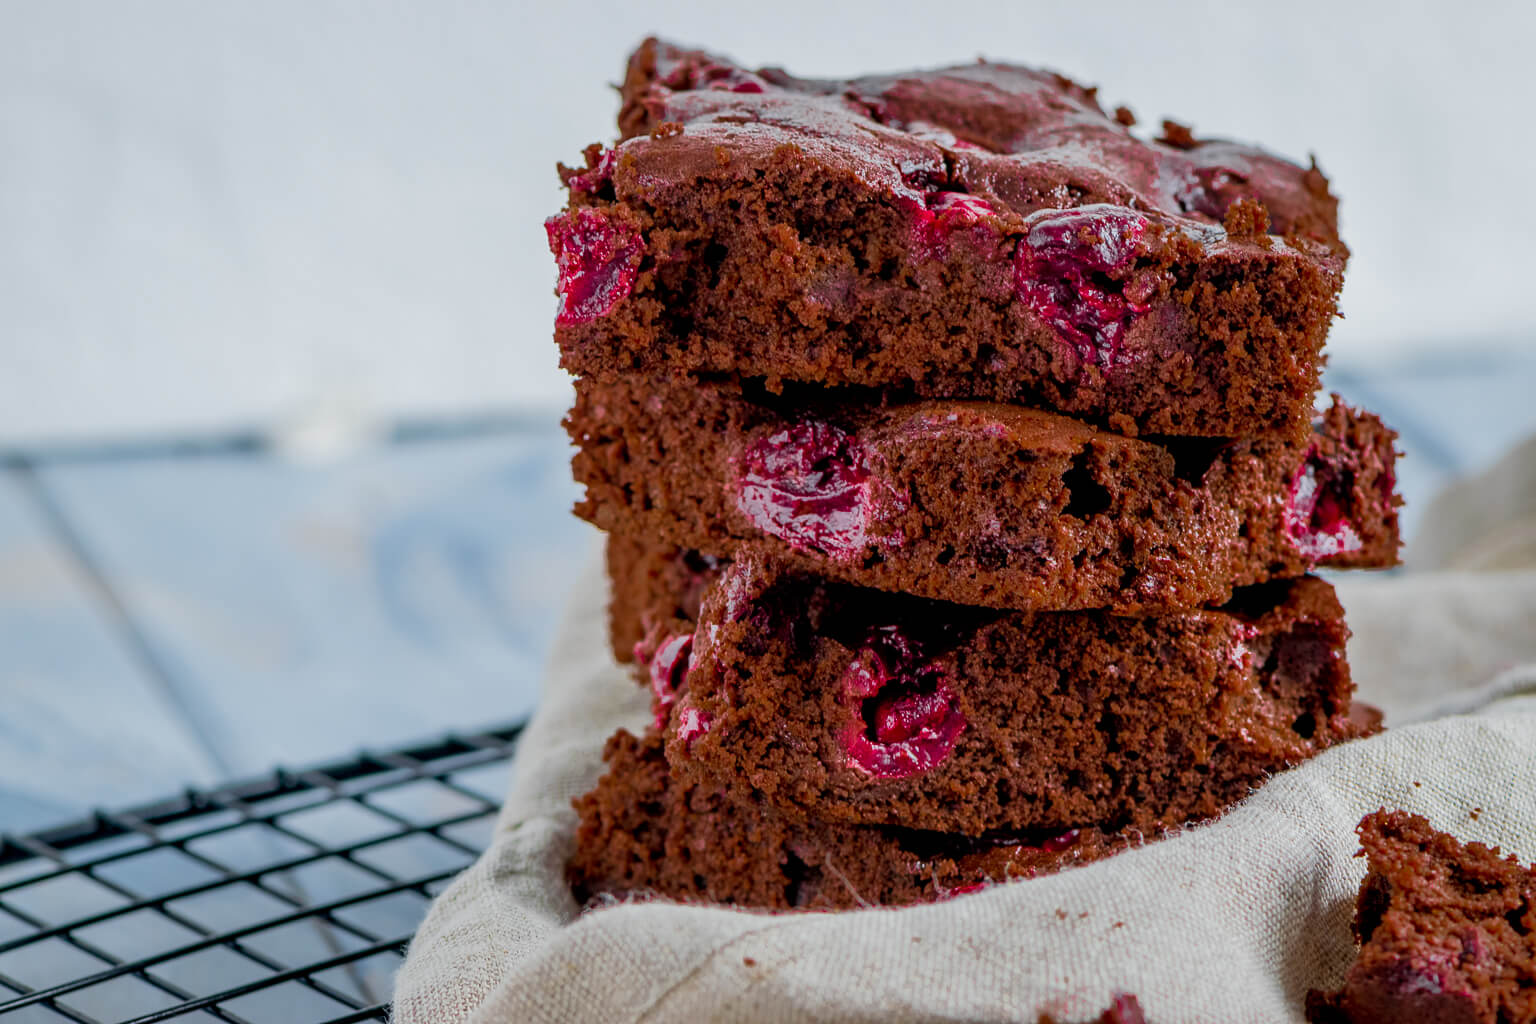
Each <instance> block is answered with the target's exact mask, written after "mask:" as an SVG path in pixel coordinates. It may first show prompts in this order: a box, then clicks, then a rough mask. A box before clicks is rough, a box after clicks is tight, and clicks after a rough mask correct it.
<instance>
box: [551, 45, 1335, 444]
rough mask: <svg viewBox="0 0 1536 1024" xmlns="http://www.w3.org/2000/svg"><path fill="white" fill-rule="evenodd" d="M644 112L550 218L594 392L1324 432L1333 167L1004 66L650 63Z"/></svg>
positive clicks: (659, 48) (638, 86)
mask: <svg viewBox="0 0 1536 1024" xmlns="http://www.w3.org/2000/svg"><path fill="white" fill-rule="evenodd" d="M623 98H624V105H623V110H622V112H621V115H620V123H621V127H622V131H623V135H624V138H623V139H622V140H621V141H620V142H619V144H618V145H617V146H616V147H614V148H611V149H607V148H603V147H601V146H593V147H591V148H589V150H588V151H587V154H586V162H585V166H582V167H576V168H563V169H562V171H561V177H562V180H563V181H564V183H565V185H566V187H567V189H568V192H569V203H568V205H567V208H566V210H565V211H564V212H563V213H561V214H558V215H557V216H555V217H553V218H551V219H550V221H549V222H548V224H547V231H548V235H549V241H550V247H551V250H552V252H553V253H554V255H555V259H556V263H557V266H558V269H559V275H558V290H559V292H560V296H561V306H560V312H559V315H558V317H557V321H556V331H555V335H556V341H557V342H558V343H559V345H560V349H561V353H562V363H563V365H564V366H565V367H566V368H567V369H569V370H571V371H572V372H574V373H578V374H582V375H588V376H594V377H601V378H605V379H612V378H614V377H616V376H621V375H624V374H628V373H632V372H635V371H643V372H650V373H661V374H667V373H670V374H686V375H698V374H716V375H724V376H728V377H731V378H735V379H761V380H766V381H768V382H769V384H770V386H771V387H772V386H777V383H776V382H779V381H800V382H814V383H822V384H830V385H859V386H867V387H873V388H880V389H886V390H888V391H891V392H893V393H897V394H917V395H921V396H928V397H946V398H955V397H960V398H979V399H989V400H996V401H1003V402H1009V403H1016V404H1021V405H1026V406H1034V407H1041V408H1048V409H1054V410H1057V411H1060V412H1064V413H1067V414H1070V415H1073V416H1077V417H1081V418H1085V419H1088V420H1092V421H1094V422H1097V423H1104V424H1110V425H1112V426H1114V427H1115V428H1116V429H1118V430H1120V431H1122V432H1126V433H1131V432H1136V431H1140V432H1149V433H1157V434H1170V435H1208V436H1224V437H1238V436H1243V437H1253V436H1288V437H1299V436H1301V435H1302V434H1303V433H1304V432H1305V430H1306V424H1307V421H1308V418H1309V416H1310V407H1311V401H1312V395H1313V394H1314V393H1315V391H1316V389H1317V385H1318V372H1319V366H1320V361H1321V349H1322V344H1323V339H1324V336H1325V334H1326V332H1327V328H1328V325H1329V323H1330V322H1331V320H1332V318H1333V316H1334V314H1335V311H1336V308H1337V292H1338V289H1339V285H1340V282H1341V279H1342V273H1343V265H1344V261H1345V258H1346V255H1347V252H1346V249H1345V247H1344V246H1343V244H1342V243H1341V242H1340V241H1339V238H1338V233H1337V213H1336V206H1337V204H1336V201H1335V199H1334V198H1333V196H1332V195H1331V194H1330V193H1329V191H1328V185H1327V181H1326V179H1325V178H1324V177H1323V175H1322V173H1321V172H1319V171H1318V170H1317V168H1316V167H1315V166H1312V167H1305V168H1304V167H1300V166H1297V165H1295V164H1292V163H1290V162H1288V161H1285V160H1282V159H1279V158H1277V157H1274V156H1272V155H1270V154H1268V153H1265V152H1263V151H1262V150H1259V149H1257V148H1254V147H1251V146H1245V145H1241V144H1237V143H1231V142H1224V141H1217V140H1201V139H1197V138H1195V137H1194V135H1193V134H1192V133H1191V132H1189V131H1188V129H1185V128H1183V127H1181V126H1179V125H1176V124H1172V123H1167V124H1165V125H1164V130H1163V133H1162V134H1161V135H1160V136H1158V137H1157V138H1156V139H1152V140H1145V139H1142V138H1139V137H1138V136H1137V135H1135V134H1133V133H1132V131H1131V130H1130V127H1129V126H1128V125H1127V123H1126V122H1127V121H1128V120H1129V118H1128V117H1126V116H1125V115H1123V114H1121V113H1120V112H1117V113H1116V114H1115V115H1113V116H1112V115H1110V114H1109V113H1106V112H1105V111H1104V110H1103V109H1102V108H1101V107H1100V105H1099V103H1098V100H1097V98H1096V96H1095V92H1094V90H1091V89H1086V88H1084V87H1082V86H1080V85H1077V84H1076V83H1074V82H1072V81H1070V80H1069V79H1066V78H1064V77H1062V76H1060V75H1055V74H1051V73H1047V72H1041V71H1035V70H1031V69H1028V68H1021V67H1015V66H1011V65H1006V64H995V63H981V64H976V65H970V66H963V67H956V68H948V69H943V70H939V71H930V72H913V73H909V74H902V75H887V76H872V77H866V78H859V79H850V80H846V81H822V80H807V79H798V78H795V77H793V76H790V75H788V74H786V73H784V72H782V71H776V70H772V69H765V70H762V71H756V72H754V71H749V70H747V69H744V68H740V67H737V66H735V65H734V64H731V63H730V62H729V61H727V60H724V59H723V58H719V57H714V56H711V55H709V54H706V53H703V52H701V51H696V50H685V49H681V48H678V47H675V46H672V45H670V44H667V43H662V42H657V41H655V40H651V41H647V42H646V43H645V44H644V45H642V46H641V48H640V49H639V50H638V51H637V52H636V53H635V54H634V56H633V57H632V58H631V60H630V65H629V70H628V73H627V74H626V78H625V84H624V87H623Z"/></svg>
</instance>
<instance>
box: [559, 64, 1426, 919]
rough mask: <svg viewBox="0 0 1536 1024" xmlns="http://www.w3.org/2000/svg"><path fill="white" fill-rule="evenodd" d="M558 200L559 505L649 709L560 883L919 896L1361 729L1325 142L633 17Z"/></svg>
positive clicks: (690, 896) (1045, 77) (1046, 76)
mask: <svg viewBox="0 0 1536 1024" xmlns="http://www.w3.org/2000/svg"><path fill="white" fill-rule="evenodd" d="M622 95H623V107H622V110H621V112H620V115H619V127H620V133H621V139H620V141H619V142H618V143H617V144H616V145H615V146H613V147H607V148H605V147H601V146H593V147H591V148H589V149H588V151H587V153H586V160H585V166H584V167H580V168H562V169H561V175H562V179H563V180H564V182H565V185H566V186H567V188H568V190H569V196H570V199H569V204H568V206H567V208H566V209H565V211H564V212H562V213H560V214H559V215H557V216H555V217H553V218H552V219H551V220H550V221H549V222H548V225H547V226H548V232H549V240H550V246H551V248H552V250H553V252H554V254H555V259H556V262H557V264H558V268H559V294H560V308H559V313H558V318H557V321H556V332H555V333H556V339H557V341H558V342H559V345H560V349H561V353H562V358H563V363H564V365H565V366H566V367H567V368H568V369H570V370H571V371H573V372H574V373H576V374H577V375H578V381H577V385H576V387H577V398H576V405H575V408H574V409H573V410H572V411H571V414H570V417H569V419H568V420H567V425H568V427H569V430H570V433H571V436H572V438H573V439H574V441H575V443H576V446H577V453H576V456H575V459H574V463H573V466H574V472H575V476H576V478H577V480H578V481H579V482H580V483H581V484H583V485H584V486H585V488H586V497H585V499H584V500H583V501H582V502H581V503H580V504H579V505H578V506H577V509H576V512H577V514H578V515H580V516H581V517H583V518H584V519H587V520H589V521H591V522H593V523H595V524H597V525H598V526H599V527H601V528H602V529H603V530H605V531H607V533H608V570H609V575H610V578H611V581H612V588H613V591H612V592H613V602H612V608H611V611H612V616H611V618H612V621H611V630H612V640H613V648H614V656H615V657H616V658H618V659H619V660H620V661H626V662H631V661H632V662H633V665H634V669H635V672H636V675H637V677H638V678H639V679H640V680H641V681H642V682H643V683H645V684H647V685H649V687H650V689H651V691H652V707H653V709H654V724H653V726H652V727H651V728H650V729H649V730H648V731H647V732H646V733H645V734H644V735H642V736H638V737H637V736H633V735H631V734H629V733H627V732H621V733H619V734H618V735H616V736H614V737H613V738H612V739H611V740H610V741H609V744H608V748H607V759H608V771H607V774H606V775H605V776H604V778H603V779H602V780H601V781H600V782H599V784H598V786H597V788H596V789H595V790H594V791H593V792H592V793H590V794H588V795H587V796H585V797H583V798H582V799H581V800H579V801H578V810H579V812H580V816H581V827H580V832H579V836H578V841H577V848H576V852H575V855H574V858H573V860H572V862H571V864H570V872H569V874H570V879H571V882H572V885H573V887H574V889H575V891H576V892H577V894H578V896H579V897H580V898H582V899H591V898H594V897H598V896H602V895H604V894H616V895H625V894H659V895H661V896H665V897H671V898H675V899H681V900H693V901H708V902H713V903H725V904H736V905H742V906H750V907H765V908H778V909H784V908H802V907H803V908H843V907H854V906H864V905H877V904H902V903H911V902H917V901H923V900H933V899H941V898H945V897H948V896H951V895H953V894H955V893H959V892H965V891H968V890H971V889H975V888H978V887H980V886H984V885H988V884H992V883H999V882H1003V881H1006V880H1008V879H1011V878H1018V877H1028V876H1031V875H1035V874H1040V873H1043V872H1049V871H1053V870H1056V869H1058V868H1060V867H1062V866H1064V865H1067V864H1071V863H1075V862H1083V861H1088V860H1093V859H1097V858H1101V857H1105V856H1108V855H1111V854H1114V853H1116V852H1118V851H1120V850H1123V849H1126V848H1127V847H1129V846H1133V845H1136V844H1140V843H1144V842H1148V841H1152V840H1154V839H1156V837H1158V836H1159V835H1162V834H1165V833H1166V832H1168V831H1170V830H1172V829H1177V828H1181V827H1184V826H1186V825H1189V824H1193V823H1197V822H1200V821H1203V820H1207V819H1210V818H1212V817H1214V816H1217V815H1219V814H1221V813H1222V812H1223V811H1224V810H1225V809H1226V808H1228V807H1230V806H1231V805H1232V804H1233V803H1235V802H1237V801H1239V800H1242V799H1243V798H1244V797H1246V796H1247V795H1248V794H1249V793H1250V792H1251V791H1252V790H1253V789H1254V788H1256V787H1258V786H1260V785H1262V783H1263V782H1264V780H1265V779H1266V778H1267V777H1268V776H1270V775H1272V774H1273V773H1275V772H1278V771H1282V770H1284V769H1286V768H1288V767H1290V766H1293V765H1295V764H1297V763H1299V762H1301V761H1304V760H1305V759H1307V758H1309V757H1312V756H1313V755H1315V754H1317V753H1318V752H1319V751H1321V750H1323V749H1325V748H1326V747H1329V746H1331V745H1333V744H1335V743H1339V742H1343V741H1345V740H1348V739H1351V738H1354V737H1358V736H1362V735H1365V734H1368V733H1370V732H1372V731H1374V730H1375V729H1376V728H1378V719H1377V716H1374V715H1373V714H1371V713H1370V712H1369V711H1368V710H1366V709H1362V708H1360V707H1358V706H1357V705H1355V703H1354V701H1353V686H1352V684H1351V682H1350V677H1349V670H1348V666H1347V664H1346V661H1345V658H1344V641H1345V637H1346V636H1347V630H1346V628H1345V625H1344V621H1343V616H1342V613H1341V611H1340V608H1339V604H1338V602H1337V600H1336V599H1335V597H1334V593H1333V590H1332V588H1331V587H1330V586H1329V585H1328V584H1327V583H1326V582H1324V581H1322V580H1320V579H1318V578H1316V577H1314V576H1311V575H1308V573H1309V571H1310V570H1311V569H1313V568H1314V567H1316V566H1326V567H1330V568H1346V567H1381V566H1388V565H1392V564H1393V563H1394V562H1395V561H1396V558H1397V548H1398V533H1397V513H1396V506H1397V504H1398V499H1397V498H1396V496H1395V494H1394V480H1393V459H1394V451H1393V438H1394V435H1393V433H1392V432H1391V431H1390V430H1388V429H1387V428H1385V427H1384V426H1383V425H1382V424H1381V423H1380V422H1379V421H1378V420H1377V419H1376V418H1375V417H1374V416H1372V415H1370V414H1368V413H1364V412H1360V411H1357V410H1354V409H1351V408H1349V407H1348V406H1346V405H1344V404H1343V403H1342V402H1340V401H1338V400H1337V399H1334V400H1333V402H1332V404H1331V405H1330V406H1328V407H1327V408H1326V409H1325V410H1323V411H1316V410H1315V409H1314V398H1315V394H1316V391H1317V388H1318V374H1319V368H1320V364H1321V361H1322V348H1323V341H1324V337H1325V335H1326V333H1327V329H1328V325H1329V322H1330V320H1331V319H1332V318H1333V317H1334V315H1335V312H1336V301H1337V295H1338V290H1339V285H1340V282H1341V278H1342V274H1343V269H1344V262H1345V259H1346V257H1347V255H1348V253H1347V250H1346V249H1345V247H1344V245H1343V243H1342V242H1340V240H1339V237H1338V234H1337V225H1336V205H1337V204H1336V201H1335V200H1334V198H1333V197H1332V196H1331V195H1330V193H1329V190H1328V184H1327V181H1326V180H1325V179H1324V177H1323V175H1322V174H1321V173H1320V172H1319V171H1318V170H1317V169H1316V167H1310V168H1307V167H1299V166H1296V165H1294V164H1291V163H1288V162H1286V161H1284V160H1281V159H1279V158H1277V157H1274V156H1271V155H1269V154H1267V153H1265V152H1263V151H1262V150H1259V149H1255V148H1252V147H1249V146H1245V145H1239V144H1236V143H1230V142H1221V141H1207V140H1200V139H1197V138H1196V137H1195V136H1194V135H1192V134H1191V132H1190V131H1189V130H1188V129H1186V128H1184V127H1181V126H1179V125H1177V124H1174V123H1171V122H1165V123H1164V124H1163V126H1162V129H1161V131H1160V132H1137V131H1136V130H1135V129H1134V125H1135V119H1134V117H1133V116H1132V115H1131V114H1130V112H1129V111H1127V110H1125V109H1124V108H1120V109H1117V110H1115V111H1114V112H1113V113H1106V112H1105V111H1104V110H1103V109H1102V108H1101V107H1100V105H1099V103H1098V101H1097V99H1096V97H1095V93H1094V90H1092V89H1087V88H1084V87H1082V86H1079V85H1077V84H1075V83H1074V82H1072V81H1070V80H1068V79H1066V78H1063V77H1061V76H1059V75H1055V74H1050V73H1045V72H1040V71H1033V70H1029V69H1026V68H1020V67H1013V66H1008V65H1000V64H990V63H980V64H975V65H969V66H964V67H958V68H951V69H947V70H942V71H929V72H917V73H912V74H901V75H886V76H874V77H868V78H859V79H852V80H848V81H825V80H807V79H800V78H794V77H791V76H790V75H788V74H786V73H784V72H783V71H779V70H776V69H764V70H760V71H749V70H746V69H743V68H740V67H737V66H735V65H734V64H732V63H730V62H728V61H726V60H723V59H721V58H718V57H714V56H710V55H708V54H705V53H702V52H699V51H694V50H686V49H681V48H678V47H674V46H670V45H668V44H665V43H660V42H656V41H648V42H646V43H645V44H643V45H642V46H641V48H640V49H639V50H638V51H637V52H636V53H635V54H634V55H633V56H632V57H631V59H630V62H629V67H628V73H627V75H626V78H625V81H624V84H623V87H622Z"/></svg>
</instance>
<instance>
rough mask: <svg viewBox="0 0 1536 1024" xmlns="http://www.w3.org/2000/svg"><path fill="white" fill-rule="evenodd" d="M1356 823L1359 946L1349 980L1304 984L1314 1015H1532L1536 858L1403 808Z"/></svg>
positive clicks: (1389, 1020)
mask: <svg viewBox="0 0 1536 1024" xmlns="http://www.w3.org/2000/svg"><path fill="white" fill-rule="evenodd" d="M1359 832H1360V843H1361V846H1362V849H1361V851H1360V856H1364V857H1365V858H1366V859H1367V864H1368V865H1369V868H1368V873H1367V874H1366V876H1365V882H1364V883H1363V884H1362V885H1361V886H1360V898H1359V903H1358V905H1357V907H1356V910H1355V924H1354V928H1355V937H1356V938H1357V939H1359V941H1360V954H1359V957H1358V958H1357V959H1356V960H1355V963H1354V965H1353V966H1352V967H1350V969H1349V974H1348V975H1347V976H1346V977H1345V979H1344V987H1343V988H1342V989H1340V990H1339V991H1337V992H1332V993H1324V992H1318V991H1313V992H1311V993H1309V994H1308V996H1307V1018H1308V1020H1310V1021H1312V1022H1314V1024H1400V1022H1405V1021H1414V1022H1423V1024H1530V1022H1532V1021H1536V866H1532V867H1527V866H1525V865H1523V864H1521V863H1520V861H1518V860H1517V859H1516V858H1515V857H1513V856H1508V857H1504V856H1500V853H1499V850H1498V848H1497V847H1492V848H1490V847H1488V846H1485V845H1483V844H1482V843H1465V844H1463V843H1461V842H1459V841H1458V840H1457V839H1456V838H1455V837H1454V836H1450V835H1447V834H1446V833H1444V832H1437V831H1435V829H1434V828H1432V827H1431V826H1430V824H1429V822H1428V821H1426V820H1425V819H1424V818H1421V817H1419V816H1418V815H1416V814H1408V813H1406V812H1404V811H1387V810H1380V811H1376V812H1375V813H1373V814H1368V815H1366V816H1365V818H1364V820H1362V821H1361V822H1360V826H1359Z"/></svg>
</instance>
